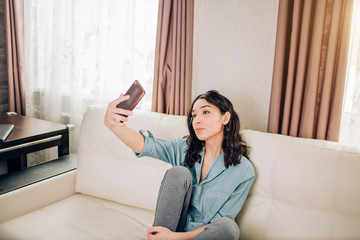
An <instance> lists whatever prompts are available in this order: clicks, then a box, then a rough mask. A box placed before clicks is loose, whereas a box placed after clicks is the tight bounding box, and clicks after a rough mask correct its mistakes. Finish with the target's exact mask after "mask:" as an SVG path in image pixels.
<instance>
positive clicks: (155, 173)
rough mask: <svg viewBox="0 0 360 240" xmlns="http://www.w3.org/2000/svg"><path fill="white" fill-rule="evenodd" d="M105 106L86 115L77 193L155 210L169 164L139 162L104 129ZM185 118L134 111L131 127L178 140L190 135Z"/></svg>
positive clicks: (81, 141)
mask: <svg viewBox="0 0 360 240" xmlns="http://www.w3.org/2000/svg"><path fill="white" fill-rule="evenodd" d="M105 112H106V107H105V106H91V107H89V108H88V110H87V112H86V113H85V115H84V118H83V121H82V124H81V129H80V136H79V148H78V156H79V159H78V169H77V177H76V191H77V192H80V193H84V194H88V195H91V196H95V197H100V198H104V199H107V200H111V201H115V202H119V203H122V204H127V205H130V206H135V207H140V208H144V209H149V210H155V206H156V200H157V194H158V190H159V188H160V183H161V180H162V178H163V175H164V173H165V172H166V170H167V169H168V168H169V167H171V166H170V165H169V164H167V163H164V162H162V161H159V160H155V159H151V158H148V157H143V158H140V159H139V158H137V157H136V156H135V154H134V153H133V152H132V151H131V150H130V149H129V148H128V147H127V146H126V145H124V144H123V143H122V142H121V141H120V140H119V139H118V138H117V137H116V136H115V135H114V134H113V133H112V132H111V131H110V130H109V129H108V128H107V127H105V125H104V116H105ZM185 119H186V117H185V116H170V115H166V114H160V113H153V112H145V111H139V110H134V111H133V115H132V116H131V117H130V118H129V122H128V126H129V127H132V128H134V129H136V130H139V129H141V128H144V129H148V130H150V131H151V132H152V133H153V134H154V136H155V137H159V138H166V139H174V138H177V137H183V136H185V135H186V134H187V127H186V125H185V122H186V121H185Z"/></svg>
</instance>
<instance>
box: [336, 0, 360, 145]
mask: <svg viewBox="0 0 360 240" xmlns="http://www.w3.org/2000/svg"><path fill="white" fill-rule="evenodd" d="M339 142H340V143H343V144H346V145H351V146H354V147H360V0H355V1H354V11H353V19H352V29H351V40H350V49H349V60H348V70H347V77H346V87H345V95H344V105H343V113H342V117H341V128H340V138H339Z"/></svg>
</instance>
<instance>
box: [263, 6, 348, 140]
mask: <svg viewBox="0 0 360 240" xmlns="http://www.w3.org/2000/svg"><path fill="white" fill-rule="evenodd" d="M352 7H353V0H305V1H304V0H280V1H279V15H278V28H277V36H276V46H275V60H274V72H273V83H272V90H271V100H270V112H269V122H268V131H269V132H271V133H281V134H285V135H291V136H298V137H305V138H316V139H326V140H331V141H338V138H339V129H340V120H341V110H342V102H343V92H344V86H345V77H346V65H347V55H348V48H349V38H350V27H351V17H352Z"/></svg>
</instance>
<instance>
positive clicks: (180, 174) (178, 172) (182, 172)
mask: <svg viewBox="0 0 360 240" xmlns="http://www.w3.org/2000/svg"><path fill="white" fill-rule="evenodd" d="M166 176H167V177H172V178H178V179H184V180H189V179H191V180H192V176H191V173H190V170H189V169H187V168H186V167H183V166H174V167H172V168H170V169H168V170H167V171H166Z"/></svg>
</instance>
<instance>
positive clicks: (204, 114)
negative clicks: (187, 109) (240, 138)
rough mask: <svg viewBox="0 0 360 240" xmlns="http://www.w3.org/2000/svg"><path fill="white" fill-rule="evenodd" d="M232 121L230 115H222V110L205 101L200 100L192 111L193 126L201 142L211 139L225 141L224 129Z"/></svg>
mask: <svg viewBox="0 0 360 240" xmlns="http://www.w3.org/2000/svg"><path fill="white" fill-rule="evenodd" d="M229 120H230V113H229V112H226V113H225V114H224V115H222V114H221V112H220V109H219V108H218V107H217V106H215V105H213V104H211V103H209V102H207V101H206V100H205V99H199V100H197V101H196V102H195V103H194V106H193V109H192V126H193V129H194V131H195V133H196V136H197V138H198V139H199V140H201V141H207V140H209V139H211V138H219V140H220V141H222V139H223V134H224V133H223V127H224V125H226V124H227V123H228V122H229Z"/></svg>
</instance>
